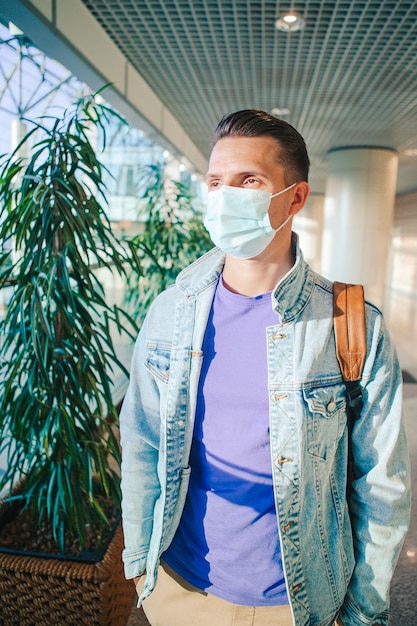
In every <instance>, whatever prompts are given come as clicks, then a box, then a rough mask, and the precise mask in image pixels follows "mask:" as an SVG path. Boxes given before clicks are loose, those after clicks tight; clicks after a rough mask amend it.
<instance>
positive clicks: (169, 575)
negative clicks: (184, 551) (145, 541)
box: [137, 563, 293, 626]
mask: <svg viewBox="0 0 417 626" xmlns="http://www.w3.org/2000/svg"><path fill="white" fill-rule="evenodd" d="M143 582H144V581H142V579H141V580H140V581H139V583H138V586H137V590H138V591H140V590H141V587H142V585H143ZM143 610H144V612H145V615H146V617H147V618H148V620H149V622H150V624H151V625H152V626H271V624H274V626H293V621H292V616H291V609H290V607H289V606H288V605H285V606H242V605H240V604H232V603H230V602H226V601H225V600H222V599H221V598H217V597H216V596H212V595H210V594H208V593H206V592H204V591H200V590H199V589H196V588H195V587H193V586H192V585H189V584H188V583H187V582H186V581H185V580H183V579H182V578H181V577H180V576H178V574H176V573H175V572H174V571H173V570H172V569H171V568H170V567H169V566H168V565H166V563H161V565H160V567H159V571H158V582H157V585H156V587H155V589H154V591H153V592H152V594H151V595H150V596H149V597H148V598H146V600H145V601H144V602H143Z"/></svg>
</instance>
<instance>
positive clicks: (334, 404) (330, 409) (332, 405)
mask: <svg viewBox="0 0 417 626" xmlns="http://www.w3.org/2000/svg"><path fill="white" fill-rule="evenodd" d="M335 408H336V403H335V402H329V404H328V405H327V410H328V411H329V412H330V413H332V411H334V410H335Z"/></svg>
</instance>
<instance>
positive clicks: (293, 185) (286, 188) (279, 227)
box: [271, 183, 298, 233]
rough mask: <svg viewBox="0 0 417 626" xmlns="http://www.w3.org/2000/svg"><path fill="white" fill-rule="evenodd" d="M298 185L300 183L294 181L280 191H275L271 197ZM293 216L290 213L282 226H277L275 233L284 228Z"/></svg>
mask: <svg viewBox="0 0 417 626" xmlns="http://www.w3.org/2000/svg"><path fill="white" fill-rule="evenodd" d="M296 185H298V183H293V184H292V185H290V186H289V187H285V189H281V191H278V192H277V193H274V194H273V195H271V199H272V198H275V197H276V196H280V195H281V194H282V193H285V192H286V191H289V190H290V189H292V188H293V187H295V186H296ZM291 218H292V215H289V216H288V217H287V219H286V220H284V221H283V222H282V224H281V226H278V228H276V229H275V230H274V233H278V232H279V231H280V230H282V229H283V228H284V226H285V224H288V222H289V221H290V219H291Z"/></svg>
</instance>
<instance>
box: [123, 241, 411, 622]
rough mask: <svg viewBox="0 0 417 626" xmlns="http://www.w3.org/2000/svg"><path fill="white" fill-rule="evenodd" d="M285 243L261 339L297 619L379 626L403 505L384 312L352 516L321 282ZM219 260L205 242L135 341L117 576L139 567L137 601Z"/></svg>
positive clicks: (183, 450)
mask: <svg viewBox="0 0 417 626" xmlns="http://www.w3.org/2000/svg"><path fill="white" fill-rule="evenodd" d="M294 246H295V251H296V261H295V264H294V266H293V267H292V269H291V270H290V271H289V272H288V274H286V275H285V276H284V278H283V279H282V280H281V281H280V282H279V283H278V285H277V286H276V288H275V289H274V290H273V292H272V307H273V309H274V310H276V311H277V313H278V315H279V317H277V322H278V320H280V321H279V323H277V324H276V325H275V326H271V327H269V328H268V329H267V337H266V341H267V354H268V374H269V405H270V447H271V458H272V475H273V483H274V490H275V499H276V512H277V525H278V531H279V537H280V541H281V546H282V555H283V564H284V571H285V578H286V585H287V591H288V597H289V600H290V604H291V609H292V614H293V620H294V625H295V626H307V625H320V626H328V625H330V624H333V622H334V620H335V618H336V616H337V615H339V616H340V617H341V619H342V620H343V623H344V625H345V626H357V625H362V624H363V625H372V624H381V625H382V626H387V624H388V607H389V587H390V581H391V578H392V575H393V571H394V567H395V564H396V561H397V558H398V555H399V551H400V549H401V546H402V542H403V539H404V536H405V534H406V531H407V527H408V520H409V510H410V485H409V467H408V463H409V461H408V452H407V443H406V437H405V432H404V425H403V421H402V407H401V405H402V383H401V371H400V368H399V364H398V361H397V358H396V355H395V351H394V349H393V346H392V344H391V341H390V338H389V336H388V334H387V331H386V329H385V328H384V321H383V318H382V315H381V313H380V311H379V310H378V309H377V308H375V307H374V306H372V305H371V304H369V303H367V304H366V330H367V358H366V362H365V367H364V372H363V377H362V386H363V389H364V407H363V411H362V414H361V417H360V419H359V420H358V421H357V422H356V424H355V426H354V430H353V434H352V448H353V455H354V463H355V476H356V479H355V480H354V482H353V485H352V487H353V489H352V495H351V499H350V513H349V510H348V505H347V501H346V480H347V447H348V440H347V428H346V419H347V417H346V397H345V385H344V382H343V380H342V377H341V373H340V368H339V365H338V362H337V359H336V353H335V339H334V332H333V300H332V284H331V282H329V281H328V280H326V279H325V278H323V277H321V276H319V275H318V274H316V273H315V272H313V271H312V269H311V268H310V267H309V266H308V265H307V264H306V263H305V261H304V259H303V257H302V254H301V252H300V251H299V249H298V244H297V237H296V236H294ZM223 263H224V257H223V254H222V253H221V252H220V251H219V250H218V249H217V248H215V249H213V250H212V251H210V252H209V253H208V254H206V255H205V256H203V257H201V258H200V259H199V260H197V261H196V262H195V263H193V264H192V265H191V266H189V267H188V268H186V269H185V270H183V271H182V272H181V273H180V274H179V275H178V278H177V281H176V284H175V285H173V286H172V287H170V288H168V289H167V290H166V291H165V292H163V293H162V294H161V295H160V296H158V298H157V299H156V300H155V302H154V303H153V305H152V307H151V309H150V311H149V313H148V315H147V318H146V320H145V322H144V325H143V327H142V329H141V332H140V333H139V337H138V340H137V343H136V346H135V351H134V355H133V361H132V369H131V378H130V383H129V388H128V391H127V395H126V397H125V400H124V404H123V408H122V412H121V418H120V428H121V443H122V449H123V460H122V493H123V504H122V511H123V527H124V535H125V549H124V552H123V560H124V563H125V573H126V577H127V578H133V577H135V576H139V575H142V574H144V573H145V572H146V580H145V584H144V586H143V590H142V593H141V596H140V598H139V604H140V603H141V602H142V600H143V599H144V598H146V597H147V596H148V595H149V594H150V593H151V592H152V590H153V588H154V585H155V582H156V575H157V567H158V564H159V558H160V555H161V554H162V552H164V550H165V549H166V548H167V547H168V545H169V544H170V542H171V540H172V537H173V535H174V533H175V531H176V529H177V527H178V523H179V520H180V517H181V513H182V510H183V506H184V501H185V498H186V494H187V486H188V480H189V476H190V467H189V453H190V447H191V441H192V434H193V421H194V414H195V409H196V398H197V388H198V381H199V374H200V368H201V363H202V359H203V354H202V350H201V346H202V341H203V335H204V332H205V328H206V323H207V318H208V315H209V311H210V307H211V303H212V299H213V295H214V289H215V286H216V282H217V280H218V278H219V275H220V273H221V271H222V267H223ZM243 340H244V339H243ZM226 392H227V391H226V390H225V393H226Z"/></svg>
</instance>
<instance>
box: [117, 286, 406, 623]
mask: <svg viewBox="0 0 417 626" xmlns="http://www.w3.org/2000/svg"><path fill="white" fill-rule="evenodd" d="M416 312H417V298H416V299H401V300H400V297H399V296H398V297H395V296H393V297H392V298H391V299H390V306H389V310H387V311H386V312H385V317H386V321H387V325H388V327H389V329H390V332H391V335H392V338H393V340H394V344H395V346H396V349H397V352H398V355H399V358H400V363H401V366H402V369H403V374H404V381H405V384H404V413H405V419H406V428H407V434H408V440H409V448H410V457H411V476H412V484H413V494H414V502H413V509H412V514H411V526H410V530H409V532H408V534H407V537H406V539H405V542H404V546H403V549H402V552H401V554H400V558H399V561H398V565H397V568H396V570H395V574H394V578H393V581H392V587H391V615H390V626H416V624H417V594H416V589H417V427H416V425H417V315H416ZM148 625H149V622H148V621H147V619H146V617H145V616H144V614H143V612H142V610H140V609H137V608H136V606H135V603H134V605H133V606H132V611H131V614H130V617H129V620H128V622H127V624H126V626H148ZM196 626H198V624H196ZM213 626H215V625H213Z"/></svg>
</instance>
